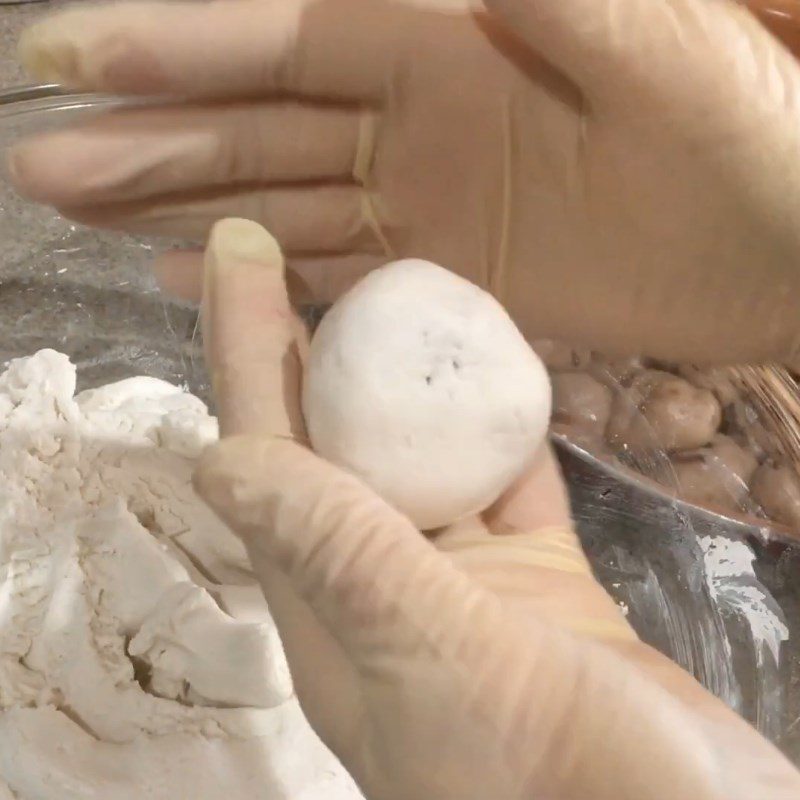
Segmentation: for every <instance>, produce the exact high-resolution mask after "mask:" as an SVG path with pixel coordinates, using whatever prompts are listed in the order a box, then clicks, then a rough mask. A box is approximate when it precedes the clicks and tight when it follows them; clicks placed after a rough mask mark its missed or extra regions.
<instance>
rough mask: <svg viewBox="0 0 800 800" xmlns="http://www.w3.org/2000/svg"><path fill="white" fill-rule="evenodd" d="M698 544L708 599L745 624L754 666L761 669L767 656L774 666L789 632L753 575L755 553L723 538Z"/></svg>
mask: <svg viewBox="0 0 800 800" xmlns="http://www.w3.org/2000/svg"><path fill="white" fill-rule="evenodd" d="M698 541H699V544H700V548H701V550H702V551H703V561H704V566H705V573H704V574H705V576H706V583H707V586H708V590H709V594H710V595H711V599H712V600H714V601H715V602H716V603H717V604H718V605H719V607H720V608H721V609H722V610H723V611H727V612H729V613H732V614H735V615H736V616H738V617H740V618H741V619H742V620H743V621H744V622H745V623H746V624H747V625H748V627H749V630H750V633H751V635H752V638H753V644H754V645H755V650H756V658H757V660H758V666H759V667H762V666H764V658H765V656H766V654H767V653H769V655H770V656H771V658H772V663H773V664H774V665H777V664H778V663H779V655H780V647H781V643H782V642H785V641H786V640H787V639H788V638H789V629H788V627H787V626H786V622H785V620H784V617H783V612H782V611H781V609H780V606H779V605H778V604H777V603H776V602H775V600H774V599H773V598H772V597H771V596H770V595H769V594H768V593H767V592H766V591H765V590H764V588H763V587H762V586H761V583H760V581H759V580H758V577H757V576H756V573H755V570H754V568H753V565H754V563H755V561H756V556H755V553H754V552H753V551H752V549H751V548H750V546H749V545H748V544H747V543H746V542H743V541H741V540H735V539H727V538H725V537H723V536H713V537H712V536H705V537H700V539H699V540H698Z"/></svg>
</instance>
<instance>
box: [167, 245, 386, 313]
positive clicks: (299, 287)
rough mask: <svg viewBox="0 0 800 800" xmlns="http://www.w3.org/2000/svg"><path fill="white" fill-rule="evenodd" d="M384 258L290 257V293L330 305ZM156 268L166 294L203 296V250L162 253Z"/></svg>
mask: <svg viewBox="0 0 800 800" xmlns="http://www.w3.org/2000/svg"><path fill="white" fill-rule="evenodd" d="M384 260H385V259H382V258H380V257H378V256H371V255H362V254H360V253H348V254H345V255H335V254H334V255H328V256H320V257H319V258H291V259H289V260H288V261H287V263H286V285H287V288H288V290H289V297H290V298H291V300H292V302H293V304H294V305H295V306H327V305H329V304H331V303H333V302H335V301H336V300H337V299H338V298H339V297H340V296H341V295H342V294H344V292H346V291H347V290H348V289H349V288H350V287H351V286H353V284H355V283H356V282H357V281H358V280H359V279H360V278H363V277H364V275H366V274H367V273H368V272H371V271H372V270H373V269H376V268H377V267H379V266H381V264H382V263H383V262H384ZM153 272H154V273H155V276H156V281H157V282H158V285H159V287H160V288H161V290H162V291H164V292H166V293H167V294H171V295H172V296H173V297H176V298H178V299H180V300H184V301H186V302H188V303H199V302H200V300H201V299H202V296H203V251H202V250H200V249H185V250H169V251H167V252H165V253H162V254H161V255H159V256H158V257H157V258H156V260H155V262H154V264H153Z"/></svg>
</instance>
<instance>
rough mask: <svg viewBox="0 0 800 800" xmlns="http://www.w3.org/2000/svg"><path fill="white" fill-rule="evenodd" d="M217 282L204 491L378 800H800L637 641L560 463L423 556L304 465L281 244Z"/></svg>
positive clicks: (309, 710)
mask: <svg viewBox="0 0 800 800" xmlns="http://www.w3.org/2000/svg"><path fill="white" fill-rule="evenodd" d="M205 275H206V278H205V280H206V291H205V298H204V305H205V307H204V314H203V316H204V323H205V326H206V330H205V339H206V342H207V346H208V359H209V364H210V367H211V370H212V374H213V381H214V387H215V392H216V395H217V398H218V400H219V404H220V422H221V428H222V434H223V440H222V442H221V443H220V444H219V445H217V446H215V447H214V448H212V449H211V450H210V451H209V452H208V453H206V454H205V456H204V457H203V459H202V461H201V464H200V466H199V469H198V472H197V475H196V477H195V485H196V487H197V490H198V491H199V493H200V494H201V496H202V497H204V498H205V499H206V501H207V502H208V503H209V504H210V505H211V506H212V508H213V509H214V510H215V511H216V512H217V513H218V514H219V516H220V517H221V518H222V519H223V520H224V521H225V522H227V523H228V524H229V525H230V526H231V528H232V529H233V530H234V531H235V532H237V533H238V534H239V535H240V536H241V537H242V539H243V540H244V542H245V544H246V546H247V549H248V552H249V553H250V556H251V558H252V561H253V564H254V566H255V569H256V571H257V574H258V576H259V578H260V581H261V584H262V586H263V588H264V592H265V594H266V597H267V601H268V603H269V605H270V608H271V610H272V613H273V616H274V617H275V620H276V623H277V624H278V627H279V629H280V632H281V635H282V637H283V640H284V644H285V647H286V653H287V656H288V659H289V663H290V666H291V670H292V675H293V677H294V680H295V684H296V688H297V692H298V696H299V698H300V701H301V703H302V705H303V708H304V710H305V712H306V714H307V715H308V717H309V719H310V721H311V723H312V725H313V726H314V728H315V729H316V730H317V732H318V733H319V734H320V736H321V737H322V739H323V740H324V741H325V742H326V743H327V744H328V745H329V746H330V747H331V748H332V749H333V750H334V752H335V753H336V754H337V755H338V756H339V757H340V758H341V760H342V761H343V763H344V764H345V766H346V767H347V768H348V769H349V770H350V771H351V773H352V774H353V776H354V777H355V779H356V780H357V781H358V783H359V784H360V785H361V787H362V789H363V790H364V792H365V794H366V796H367V798H369V800H408V799H409V798H425V800H487V798H496V800H517V799H519V800H523V798H525V799H526V800H534V798H545V797H546V798H549V800H641V799H642V798H644V797H646V798H648V799H649V800H675V798H692V800H712V798H713V800H753V798H759V799H760V800H761V799H763V800H783V799H785V800H790V799H791V800H796V798H797V797H798V796H800V794H799V793H800V775H798V773H797V772H795V770H794V768H793V767H792V766H791V765H790V764H789V763H788V762H786V761H785V760H784V759H783V757H782V756H781V755H779V754H778V752H777V751H776V750H774V749H773V747H772V746H771V745H769V744H768V743H767V742H765V741H764V740H762V739H761V738H760V737H759V736H758V735H757V734H756V733H755V732H754V731H753V730H752V729H750V728H749V727H748V726H747V725H746V724H745V723H744V722H742V721H741V720H740V719H739V718H738V717H736V716H735V715H734V714H733V713H732V712H730V711H729V710H727V709H726V708H724V707H723V706H722V704H721V703H719V702H718V701H717V700H716V699H714V698H712V697H711V696H710V695H707V694H706V693H705V692H704V691H703V690H702V689H701V688H700V687H699V686H698V685H697V684H696V683H695V682H694V681H693V680H692V679H691V678H690V677H689V676H688V675H687V674H685V673H684V672H682V671H681V670H680V669H679V668H678V667H676V666H675V665H673V664H671V663H670V662H668V661H667V660H666V659H664V658H662V657H661V656H659V655H657V654H656V653H655V652H653V651H652V650H650V649H649V648H648V647H646V646H644V645H642V644H641V643H640V642H638V641H637V640H636V638H635V636H634V634H633V633H632V631H631V630H630V628H629V627H628V626H627V624H626V622H625V621H624V619H623V617H622V616H621V615H620V612H619V610H618V609H617V608H616V606H615V605H614V604H613V603H612V602H611V600H610V599H609V598H608V597H607V596H606V595H605V593H604V592H603V590H602V589H601V588H600V586H599V585H598V584H597V583H596V582H595V580H594V579H593V577H592V574H591V572H590V570H589V567H588V565H587V562H586V560H585V558H584V556H583V553H582V552H581V549H580V546H579V544H578V542H577V539H576V537H575V535H574V533H573V531H572V527H571V524H570V519H569V513H568V508H567V501H566V497H565V492H564V487H563V484H562V483H561V479H560V476H559V475H558V470H557V467H556V466H555V462H554V460H553V459H552V457H551V455H550V452H549V451H548V450H544V451H543V452H542V453H541V456H540V458H539V459H538V462H537V464H536V465H535V466H534V468H533V469H532V471H531V472H530V473H529V474H528V475H527V476H526V477H525V478H524V479H523V480H522V481H521V482H520V484H519V485H518V486H516V487H514V488H513V489H512V490H511V491H510V492H509V494H508V495H507V496H506V497H505V498H503V499H502V500H501V501H500V502H499V504H498V505H497V506H496V507H495V508H493V509H491V510H490V511H489V512H488V513H487V514H486V515H484V517H483V518H482V519H477V518H476V519H468V520H465V521H463V522H461V523H458V524H457V525H454V526H453V527H452V528H450V529H449V530H445V531H442V532H440V533H438V534H437V535H435V536H434V537H433V538H431V539H426V538H424V537H423V536H422V535H421V534H420V533H419V532H418V531H417V530H415V529H414V528H413V527H412V526H411V524H410V523H409V522H408V521H407V520H406V519H405V518H404V517H402V516H401V515H399V514H398V513H397V512H395V511H393V510H392V509H391V508H389V507H388V506H387V505H386V504H384V503H383V502H382V501H381V500H380V499H379V498H378V497H377V496H376V495H375V494H374V493H372V492H371V490H369V489H368V488H366V486H365V485H363V484H362V483H361V482H360V481H359V480H357V479H356V478H354V477H351V476H350V475H348V474H346V473H344V472H342V471H341V470H339V469H338V468H336V467H334V466H332V465H331V464H328V463H326V462H324V461H322V460H321V459H319V458H318V457H317V456H315V455H314V454H313V453H312V452H311V451H310V450H309V449H307V447H306V446H305V445H304V443H303V442H304V431H303V420H302V415H301V411H300V405H299V394H298V392H299V388H300V381H301V371H302V369H301V360H302V352H303V349H304V342H303V339H302V335H300V334H299V333H298V327H297V325H296V323H294V322H293V319H292V313H291V309H290V307H289V303H288V300H287V294H286V289H285V286H284V284H283V265H282V259H281V256H280V251H279V250H278V248H277V246H276V244H275V242H274V241H273V240H271V238H270V237H269V236H268V235H267V234H266V233H265V232H264V231H263V229H261V228H259V227H258V226H257V225H255V224H254V223H252V222H245V221H243V220H227V221H224V222H221V223H219V224H218V225H217V226H216V227H215V228H214V230H213V232H212V234H211V239H210V243H209V246H208V250H207V253H206V273H205ZM298 337H299V338H298Z"/></svg>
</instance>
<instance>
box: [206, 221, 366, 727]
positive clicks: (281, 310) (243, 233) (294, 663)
mask: <svg viewBox="0 0 800 800" xmlns="http://www.w3.org/2000/svg"><path fill="white" fill-rule="evenodd" d="M205 284H206V285H205V291H204V292H203V294H204V307H203V319H204V327H205V337H204V338H205V344H206V348H207V351H208V361H209V370H210V371H211V373H212V374H213V375H214V379H213V382H214V390H215V396H216V399H217V404H218V407H219V418H220V427H221V430H222V433H223V434H226V433H228V432H237V433H246V434H248V435H250V436H254V435H258V434H269V435H271V436H276V437H290V436H298V437H302V434H303V425H302V417H301V414H300V398H299V391H300V387H299V379H300V363H299V362H300V359H299V357H298V356H299V353H298V338H299V342H300V344H301V345H302V342H303V339H304V333H303V332H302V331H301V330H300V328H299V322H298V320H297V319H296V317H294V315H293V313H292V310H291V308H290V306H289V302H288V299H287V291H286V286H285V284H284V282H283V259H282V256H281V254H280V250H279V249H278V247H277V244H276V242H275V241H274V239H272V237H271V236H270V235H269V234H268V233H267V232H266V231H265V230H264V229H263V228H261V227H260V226H259V225H256V224H255V223H253V222H249V221H246V220H233V219H229V220H223V221H222V222H220V223H218V224H217V225H216V226H215V227H214V230H213V232H212V235H211V237H210V239H209V243H208V247H207V250H206V269H205ZM248 552H249V555H250V559H251V562H252V564H253V568H254V570H255V571H256V575H257V576H258V578H259V582H260V583H261V586H262V589H263V591H264V596H265V597H266V600H267V604H268V605H269V609H270V613H271V614H272V616H273V618H274V620H275V623H276V625H277V626H278V629H279V631H280V634H281V639H282V641H283V645H284V649H285V651H286V655H287V658H288V661H289V665H290V668H291V672H292V679H293V681H294V684H295V687H296V689H297V692H298V695H299V696H300V698H301V700H302V701H303V702H304V703H305V704H307V705H308V704H310V708H311V710H314V711H316V712H317V713H316V715H315V716H314V718H313V719H312V721H313V722H314V724H315V726H316V727H317V730H318V731H319V732H320V733H321V734H322V735H323V736H330V737H335V736H337V735H344V736H345V737H346V736H347V735H348V733H349V725H350V723H349V722H348V721H350V720H354V719H357V692H356V690H355V686H354V675H353V673H352V668H351V667H350V666H349V665H348V664H347V661H346V659H345V657H344V655H343V653H342V652H341V651H340V649H339V646H338V645H337V643H336V642H335V641H334V640H333V639H332V637H331V636H330V635H329V634H328V633H327V631H326V630H325V629H324V628H323V627H322V626H320V624H319V622H318V620H317V619H316V617H315V615H314V613H313V612H312V611H311V609H310V608H309V607H308V606H307V604H306V603H305V602H304V601H303V600H302V598H301V597H300V596H299V595H298V594H297V593H296V592H295V590H294V588H293V587H292V585H291V583H290V581H289V580H288V579H287V577H286V575H284V574H283V573H282V572H281V570H280V569H278V568H276V566H275V564H274V563H273V562H272V560H271V559H270V558H268V557H265V556H264V554H263V553H260V552H256V551H254V550H253V549H252V548H249V547H248ZM321 665H324V669H320V666H321ZM320 709H321V711H320Z"/></svg>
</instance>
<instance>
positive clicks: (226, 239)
mask: <svg viewBox="0 0 800 800" xmlns="http://www.w3.org/2000/svg"><path fill="white" fill-rule="evenodd" d="M206 253H207V254H208V255H209V256H210V257H211V260H212V264H213V266H215V267H217V268H223V269H224V268H225V267H226V266H229V265H234V264H241V263H250V264H253V265H257V266H262V267H267V268H270V269H274V270H278V271H280V272H281V273H282V272H283V268H284V259H283V253H282V252H281V248H280V245H279V244H278V242H277V241H276V240H275V238H274V237H273V236H272V235H271V234H270V233H268V232H267V230H266V228H264V227H262V226H261V225H259V224H258V223H257V222H253V221H252V220H249V219H239V218H229V219H223V220H220V221H219V222H217V223H215V225H214V227H213V228H212V229H211V234H210V235H209V238H208V247H207V249H206Z"/></svg>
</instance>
